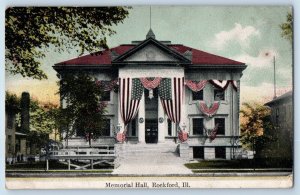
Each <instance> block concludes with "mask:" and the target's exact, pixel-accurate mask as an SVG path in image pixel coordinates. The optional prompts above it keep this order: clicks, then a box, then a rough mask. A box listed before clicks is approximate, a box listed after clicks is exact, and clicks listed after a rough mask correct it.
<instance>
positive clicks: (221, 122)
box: [215, 118, 225, 135]
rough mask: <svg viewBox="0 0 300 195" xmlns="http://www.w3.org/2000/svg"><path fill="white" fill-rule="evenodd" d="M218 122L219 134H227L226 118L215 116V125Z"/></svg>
mask: <svg viewBox="0 0 300 195" xmlns="http://www.w3.org/2000/svg"><path fill="white" fill-rule="evenodd" d="M217 124H218V131H217V135H225V118H215V126H216V125H217Z"/></svg>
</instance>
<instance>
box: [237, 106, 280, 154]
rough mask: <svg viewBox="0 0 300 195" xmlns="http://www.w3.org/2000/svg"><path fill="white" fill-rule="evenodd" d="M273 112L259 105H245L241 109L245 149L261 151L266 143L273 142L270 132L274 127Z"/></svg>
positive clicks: (242, 137) (242, 136)
mask: <svg viewBox="0 0 300 195" xmlns="http://www.w3.org/2000/svg"><path fill="white" fill-rule="evenodd" d="M270 114H271V111H270V109H269V108H268V107H266V106H264V105H261V104H258V103H252V104H250V103H243V107H242V109H241V142H242V144H243V147H245V148H247V149H253V150H255V151H257V152H259V151H261V150H262V149H263V147H264V146H265V144H266V143H268V142H270V141H273V140H274V139H275V137H272V136H271V134H270V133H267V132H270V131H271V130H272V129H273V126H272V124H271V121H270Z"/></svg>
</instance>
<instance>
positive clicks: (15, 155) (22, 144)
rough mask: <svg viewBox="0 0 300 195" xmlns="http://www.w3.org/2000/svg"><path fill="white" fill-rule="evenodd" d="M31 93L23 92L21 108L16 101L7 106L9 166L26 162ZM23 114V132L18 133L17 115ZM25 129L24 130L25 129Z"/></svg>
mask: <svg viewBox="0 0 300 195" xmlns="http://www.w3.org/2000/svg"><path fill="white" fill-rule="evenodd" d="M29 102H30V96H29V93H27V92H23V93H22V97H21V106H20V107H19V105H18V103H19V102H16V101H14V100H13V101H12V102H9V101H8V102H6V105H5V108H6V109H5V136H6V139H5V158H6V162H7V163H8V164H12V163H16V162H23V161H25V160H26V157H27V154H28V151H27V133H28V132H27V129H28V128H26V127H29ZM19 113H21V132H19V131H17V122H16V120H17V115H18V114H19ZM24 126H25V129H26V130H24V128H23V127H24Z"/></svg>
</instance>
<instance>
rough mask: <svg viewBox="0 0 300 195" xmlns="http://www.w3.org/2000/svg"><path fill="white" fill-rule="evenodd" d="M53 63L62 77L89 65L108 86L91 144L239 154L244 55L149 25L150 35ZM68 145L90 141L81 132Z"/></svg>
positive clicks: (209, 155)
mask: <svg viewBox="0 0 300 195" xmlns="http://www.w3.org/2000/svg"><path fill="white" fill-rule="evenodd" d="M53 68H54V69H55V70H56V71H57V73H58V76H59V78H60V79H63V75H64V73H66V72H67V73H70V72H74V74H75V73H76V72H80V71H87V72H89V74H91V75H93V76H94V77H95V82H96V83H97V84H98V85H99V87H103V89H104V91H105V94H104V96H103V97H102V101H103V102H105V103H106V110H107V113H106V119H105V120H106V126H105V127H104V129H103V136H101V137H100V138H97V139H96V140H93V143H92V144H93V145H97V144H115V143H116V142H119V143H121V144H125V145H126V144H127V145H129V144H130V145H131V146H132V145H158V144H166V145H167V144H169V145H174V147H175V148H179V150H180V156H182V157H183V158H186V159H235V158H238V155H240V147H241V144H240V143H239V136H240V126H239V111H240V110H239V108H240V79H241V77H242V71H243V70H244V69H245V68H246V65H245V63H243V62H238V61H235V60H232V59H228V58H225V57H221V56H217V55H214V54H210V53H207V52H204V51H201V50H199V49H196V48H191V47H188V46H185V45H182V44H177V43H172V42H171V41H160V40H157V39H156V37H155V34H154V33H153V31H152V30H151V29H150V30H149V32H148V34H147V35H146V39H145V40H142V41H132V43H131V44H122V45H120V46H117V47H115V48H111V49H107V50H102V51H99V52H96V53H93V54H89V55H85V56H80V57H78V58H75V59H70V60H67V61H64V62H60V63H57V64H55V65H54V66H53ZM61 104H62V106H64V105H65V104H66V102H65V100H61ZM64 144H66V143H64ZM68 145H69V146H72V145H73V146H78V145H80V146H84V145H88V142H87V141H86V139H85V138H84V135H82V134H80V132H78V133H77V134H76V135H74V136H73V137H72V138H71V139H69V140H68Z"/></svg>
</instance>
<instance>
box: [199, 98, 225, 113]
mask: <svg viewBox="0 0 300 195" xmlns="http://www.w3.org/2000/svg"><path fill="white" fill-rule="evenodd" d="M219 106H220V102H218V101H215V102H214V103H213V104H212V105H211V106H210V107H208V106H207V105H206V103H205V101H199V109H200V111H201V112H202V113H203V114H205V115H206V116H208V117H212V116H213V115H215V114H216V113H217V111H218V109H219Z"/></svg>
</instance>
